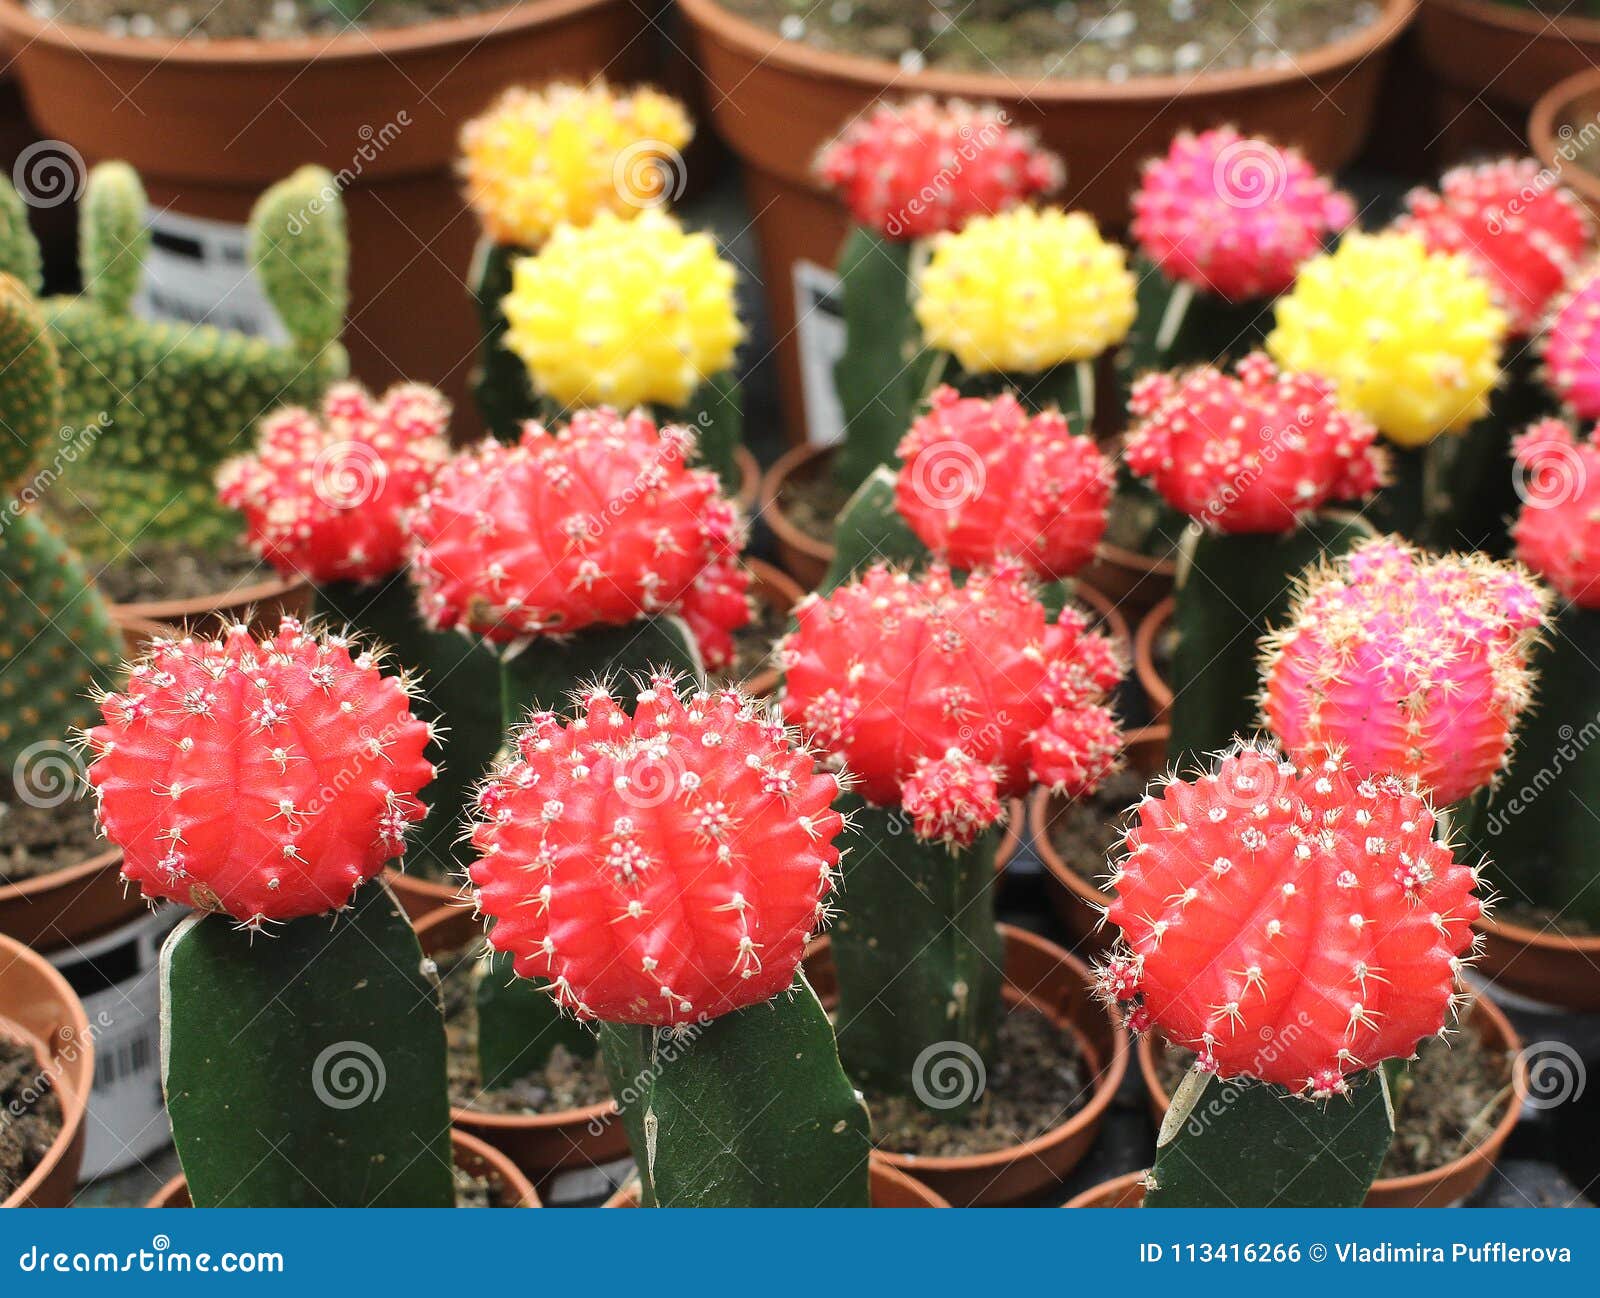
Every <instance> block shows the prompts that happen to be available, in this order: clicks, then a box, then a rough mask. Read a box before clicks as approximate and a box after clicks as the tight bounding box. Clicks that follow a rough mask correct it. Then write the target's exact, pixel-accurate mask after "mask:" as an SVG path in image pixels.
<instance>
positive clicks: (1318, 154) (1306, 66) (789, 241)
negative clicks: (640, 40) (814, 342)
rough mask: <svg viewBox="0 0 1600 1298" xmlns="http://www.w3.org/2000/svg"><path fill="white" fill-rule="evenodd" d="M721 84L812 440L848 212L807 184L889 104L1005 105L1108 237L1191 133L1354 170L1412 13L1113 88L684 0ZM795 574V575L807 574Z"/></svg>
mask: <svg viewBox="0 0 1600 1298" xmlns="http://www.w3.org/2000/svg"><path fill="white" fill-rule="evenodd" d="M679 4H680V6H681V8H682V10H683V12H684V14H685V16H686V17H687V18H688V20H689V22H690V24H691V26H692V27H693V28H694V30H695V37H696V43H695V48H696V53H697V54H698V61H699V64H700V67H701V68H702V70H703V71H704V74H705V76H706V78H707V79H708V81H709V82H710V83H711V93H710V95H709V96H708V98H709V100H710V103H711V118H712V121H713V123H714V124H715V125H716V128H717V130H718V132H719V133H720V134H721V135H722V137H723V138H724V139H725V140H726V141H727V142H728V144H729V145H730V146H731V147H732V148H733V150H734V152H735V153H737V154H738V155H739V157H740V158H741V159H742V160H743V162H744V180H745V190H746V194H747V196H748V200H749V206H750V210H751V211H752V212H755V213H758V216H757V218H756V243H757V244H758V245H759V247H760V249H761V279H762V282H763V283H764V284H765V285H766V289H767V297H768V303H769V306H770V309H771V310H772V313H773V316H774V319H773V333H774V336H775V337H776V338H777V339H778V340H779V342H778V373H779V379H780V382H781V384H782V391H783V397H784V406H785V412H786V416H787V420H788V425H789V435H790V437H791V438H792V439H793V440H794V441H797V442H798V441H802V440H804V438H805V403H804V397H803V391H802V385H801V377H800V357H799V348H798V344H797V338H796V319H795V288H794V271H795V266H796V263H799V262H809V263H812V264H813V265H816V266H822V267H831V266H832V265H833V264H834V260H835V258H836V256H837V255H838V251H839V245H840V243H841V241H842V240H843V237H844V232H845V214H844V210H843V209H842V208H841V207H840V206H839V205H838V204H837V203H835V202H834V201H833V199H832V198H831V197H830V196H829V195H827V194H826V193H825V192H824V191H823V189H822V188H821V187H820V186H819V184H818V182H817V180H816V178H815V177H814V176H813V175H812V173H811V161H812V158H813V157H814V156H815V154H816V151H817V150H818V148H820V147H821V146H822V145H823V144H825V143H826V142H827V141H828V140H829V139H831V138H832V137H833V135H834V134H835V133H836V132H837V131H838V130H839V129H840V128H841V127H842V126H844V125H845V124H846V123H847V122H848V121H850V119H851V118H853V117H855V116H856V115H857V114H859V113H860V112H861V111H862V110H863V109H865V108H866V107H867V106H868V105H869V104H871V103H872V102H873V101H874V100H876V99H877V98H879V96H881V95H883V94H885V93H886V92H893V93H894V94H897V95H912V94H917V93H924V92H925V93H928V94H933V95H957V96H960V97H962V98H964V99H971V100H987V101H993V102H995V103H998V104H999V105H1000V106H1001V107H1003V108H1004V109H1006V110H1007V112H1008V113H1010V115H1011V117H1012V119H1013V120H1015V121H1016V122H1018V123H1019V124H1021V125H1024V126H1029V127H1033V128H1035V129H1037V130H1038V132H1039V134H1040V137H1041V138H1042V140H1043V142H1044V143H1045V144H1046V145H1048V146H1049V147H1050V148H1052V149H1054V150H1056V151H1057V152H1058V153H1060V154H1061V155H1062V157H1063V158H1064V159H1065V161H1066V164H1067V184H1066V189H1065V192H1064V194H1063V195H1062V201H1064V202H1065V203H1066V205H1068V206H1070V207H1079V208H1087V209H1088V210H1089V211H1090V212H1092V213H1093V214H1094V216H1095V217H1096V219H1097V220H1099V221H1100V223H1101V224H1102V225H1104V226H1107V227H1109V228H1119V227H1121V226H1122V225H1124V224H1125V223H1126V222H1127V220H1128V195H1129V194H1130V193H1132V191H1133V189H1134V188H1135V185H1136V184H1137V181H1138V174H1139V164H1140V163H1141V162H1142V161H1143V160H1144V159H1145V158H1146V157H1148V156H1149V155H1151V154H1154V153H1157V152H1159V151H1161V150H1163V149H1165V148H1166V146H1167V142H1168V140H1170V139H1171V137H1172V136H1173V134H1174V133H1175V132H1176V131H1177V130H1178V129H1179V128H1180V127H1184V126H1194V127H1200V126H1215V125H1221V124H1223V123H1228V122H1231V123H1233V124H1234V125H1236V126H1238V127H1239V129H1240V130H1241V131H1243V132H1244V133H1245V134H1247V135H1254V134H1265V135H1269V136H1274V137H1276V138H1278V139H1280V140H1282V141H1283V142H1284V143H1292V144H1298V145H1299V146H1300V147H1301V149H1302V150H1303V151H1304V152H1305V153H1306V155H1307V156H1308V157H1309V158H1310V159H1311V161H1312V162H1313V163H1314V164H1315V165H1316V166H1317V167H1318V168H1319V169H1322V170H1333V169H1334V168H1336V167H1339V166H1341V165H1342V164H1344V163H1345V162H1348V161H1349V160H1350V159H1351V158H1352V157H1354V156H1355V153H1356V151H1357V150H1358V149H1359V148H1360V146H1361V141H1362V139H1363V138H1364V137H1365V136H1366V133H1367V127H1368V125H1369V124H1370V119H1371V114H1372V104H1373V100H1374V98H1375V96H1376V94H1377V89H1378V80H1379V77H1380V75H1381V73H1382V70H1383V65H1384V61H1385V56H1386V55H1387V52H1388V47H1389V45H1390V43H1391V42H1392V41H1393V40H1394V38H1395V37H1396V36H1397V35H1399V33H1400V32H1401V31H1402V30H1404V28H1405V26H1406V24H1407V23H1409V22H1410V21H1411V16H1412V13H1413V11H1414V9H1415V7H1416V0H1387V3H1386V4H1385V5H1384V10H1383V14H1382V16H1381V17H1380V18H1379V19H1378V20H1377V21H1376V22H1375V23H1373V24H1372V25H1371V26H1370V27H1368V28H1367V29H1366V30H1365V31H1362V32H1358V33H1356V34H1355V35H1353V36H1351V37H1349V38H1348V39H1345V40H1342V41H1338V42H1336V43H1335V44H1333V45H1329V46H1327V47H1326V48H1323V49H1320V50H1314V51H1311V52H1309V53H1307V54H1305V55H1303V56H1302V57H1301V58H1300V59H1299V60H1298V62H1297V63H1295V64H1293V65H1290V66H1285V67H1279V68H1263V69H1252V70H1246V71H1236V72H1220V73H1216V74H1214V75H1187V74H1186V75H1183V76H1174V77H1137V78H1132V79H1130V80H1128V81H1125V82H1121V83H1116V84H1114V83H1111V82H1107V81H1099V80H1095V81H1067V80H1040V79H1038V78H1037V77H1031V76H1029V77H1017V78H1013V77H1009V76H1003V75H996V76H977V75H971V74H962V73H951V72H919V73H908V72H904V71H902V70H901V69H900V67H899V66H898V65H897V64H894V63H887V62H882V61H880V60H877V59H866V58H858V57H856V56H854V55H845V54H831V53H825V52H823V51H820V50H815V49H812V48H811V47H809V46H807V45H805V44H804V43H802V42H799V41H787V40H783V39H782V38H781V37H779V36H776V35H774V34H773V33H772V32H770V31H767V30H766V29H765V28H762V27H759V26H757V25H756V24H754V23H751V22H747V21H745V20H744V19H742V18H736V17H734V16H733V15H732V14H730V13H729V12H728V11H727V10H726V9H723V8H722V7H721V6H719V5H718V4H717V3H716V0H679ZM796 575H797V576H798V574H796Z"/></svg>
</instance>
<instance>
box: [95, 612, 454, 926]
mask: <svg viewBox="0 0 1600 1298" xmlns="http://www.w3.org/2000/svg"><path fill="white" fill-rule="evenodd" d="M407 689H408V686H407V684H406V682H405V681H404V680H403V679H401V678H399V677H395V676H386V675H384V674H383V673H382V672H381V671H380V670H379V662H378V659H377V658H376V657H375V656H374V655H373V654H370V653H367V652H363V651H362V650H360V649H359V648H358V647H354V646H352V645H351V644H350V643H349V642H348V641H347V640H345V639H343V638H341V637H338V636H331V635H324V634H322V633H319V632H313V631H310V630H308V629H307V628H305V627H303V626H301V625H300V623H299V622H297V621H295V620H294V619H293V618H284V619H283V620H282V622H281V623H280V625H279V627H278V630H277V631H276V632H275V633H274V634H273V635H271V636H269V637H266V638H264V639H261V640H257V639H256V638H255V637H254V636H253V635H252V634H251V632H250V630H249V628H248V627H245V626H238V625H236V626H232V627H229V628H228V629H227V630H226V631H224V632H223V633H222V634H221V635H220V636H219V637H218V638H217V639H214V640H201V639H196V638H193V637H185V638H183V639H176V640H174V639H166V640H158V641H157V642H156V643H155V645H154V647H153V648H152V649H151V651H150V653H149V655H148V656H147V657H145V658H144V659H142V660H141V661H140V662H138V663H136V664H134V666H133V668H132V670H131V672H130V673H129V677H128V683H127V686H126V687H125V688H124V689H123V690H122V691H120V692H118V693H114V694H108V695H107V696H106V697H105V698H104V700H103V701H102V703H101V712H102V714H103V721H102V723H101V724H100V725H98V726H96V727H95V728H94V729H92V730H90V731H89V732H88V743H89V749H90V752H91V753H92V754H93V761H92V763H91V765H90V767H89V782H90V784H91V785H92V786H93V787H94V790H95V792H96V794H97V795H98V797H99V801H100V822H101V825H102V826H103V828H104V831H105V834H106V837H107V838H109V839H110V840H111V841H112V842H114V843H116V844H117V845H118V846H119V847H121V848H122V852H123V864H122V872H123V877H124V878H126V879H127V880H129V881H130V882H132V883H136V884H138V885H139V887H140V888H141V889H142V890H143V891H144V894H145V896H146V897H149V898H151V899H160V898H170V899H172V900H174V901H181V902H184V903H186V904H188V905H191V906H194V907H196V908H197V909H199V910H202V911H224V912H226V913H227V914H229V915H231V916H233V918H234V919H236V920H238V921H239V922H240V923H241V924H245V925H249V926H252V927H260V926H261V925H263V924H264V923H266V922H268V921H275V920H288V919H294V918H297V917H299V916H304V915H315V914H319V913H321V912H323V911H327V910H334V909H337V908H340V907H343V906H344V905H345V904H346V903H347V902H348V901H349V900H350V896H351V894H352V893H353V892H354V891H355V889H356V887H357V886H358V885H359V884H361V883H362V882H363V881H364V880H366V879H370V878H371V877H372V876H373V875H375V874H377V873H378V872H379V870H381V869H382V868H383V866H384V864H385V863H386V862H388V861H390V860H392V859H394V858H396V857H398V856H400V855H401V854H402V853H403V851H404V849H405V835H406V830H407V827H408V826H409V825H411V824H412V823H413V822H414V821H418V820H421V819H422V817H423V815H424V808H423V804H422V803H421V802H420V801H419V800H418V798H417V794H418V793H419V792H420V791H421V789H422V788H423V786H424V785H426V784H427V783H428V781H429V780H430V779H431V778H432V775H433V768H432V767H431V766H430V765H429V763H428V761H427V759H426V758H425V757H424V755H423V752H424V749H425V748H426V747H427V744H428V742H429V738H430V729H429V727H428V726H427V725H426V724H424V723H423V722H421V721H419V720H417V719H416V718H415V717H414V716H412V713H411V704H410V698H409V697H408V694H407Z"/></svg>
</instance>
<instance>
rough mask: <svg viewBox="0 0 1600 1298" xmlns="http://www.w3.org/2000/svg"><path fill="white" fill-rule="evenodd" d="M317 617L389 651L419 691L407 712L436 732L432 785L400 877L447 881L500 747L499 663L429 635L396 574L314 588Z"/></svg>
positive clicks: (446, 637)
mask: <svg viewBox="0 0 1600 1298" xmlns="http://www.w3.org/2000/svg"><path fill="white" fill-rule="evenodd" d="M316 611H317V612H318V613H319V614H320V615H322V616H324V617H327V618H329V619H331V620H332V621H333V622H334V623H335V624H336V625H337V624H340V623H344V624H347V625H349V626H351V627H352V628H354V629H355V630H356V631H358V632H361V633H363V634H364V635H366V636H367V637H368V638H369V639H370V640H371V641H373V642H375V643H377V644H379V645H381V646H383V647H384V648H386V649H388V650H389V651H390V652H391V653H392V654H393V656H394V660H395V662H396V664H397V665H398V666H400V667H404V668H406V669H407V670H408V671H410V672H412V673H413V674H414V675H415V676H416V678H417V681H418V683H419V684H420V685H421V687H422V693H421V695H420V696H418V697H415V698H414V699H413V700H412V704H411V710H412V711H413V712H414V713H415V714H416V715H417V716H419V717H421V718H422V719H423V720H425V721H436V722H438V724H439V725H440V726H441V727H442V728H443V731H444V734H443V745H444V750H443V759H442V761H441V760H440V759H439V755H438V754H437V753H432V754H430V756H431V757H432V759H433V760H434V766H435V773H434V777H433V780H432V782H431V783H430V784H429V785H428V787H427V789H426V790H425V791H424V793H423V800H424V801H425V802H426V803H427V804H428V817H427V819H426V820H424V821H423V822H422V824H421V825H420V826H419V827H418V828H417V829H416V830H415V831H413V833H412V835H411V838H410V840H409V842H408V843H407V846H406V855H405V861H404V866H405V869H406V870H407V872H409V873H413V874H420V875H426V876H430V877H434V878H448V877H449V876H450V875H452V874H457V873H459V872H460V871H461V869H462V868H463V866H464V865H465V863H466V857H465V853H464V852H463V850H462V847H461V845H460V844H459V843H458V842H457V841H456V840H457V836H458V833H459V831H460V828H461V823H462V817H463V814H464V812H465V809H466V807H467V804H468V803H469V802H470V801H471V798H472V790H473V788H474V786H475V785H476V784H477V782H478V781H479V780H480V779H482V778H483V776H484V775H485V774H486V773H487V772H488V770H489V766H490V763H491V762H493V760H494V755H495V753H496V752H498V751H499V748H500V736H501V725H500V722H501V717H500V697H499V694H498V693H497V691H496V689H495V686H494V681H495V678H496V676H497V674H498V669H499V666H498V662H497V660H496V658H495V656H494V653H493V652H492V651H491V650H490V649H489V648H488V647H487V646H485V645H483V644H482V643H480V642H478V641H475V640H471V639H468V638H467V637H466V636H463V635H460V634H458V633H456V632H454V631H430V630H429V629H428V628H427V626H426V625H424V623H423V621H422V619H421V618H420V617H419V616H418V614H417V607H416V599H415V597H414V595H413V594H412V592H411V588H410V585H409V583H408V582H407V581H406V578H405V575H404V574H403V573H396V574H394V575H393V576H391V577H389V578H387V579H386V580H384V581H381V582H374V583H373V584H372V585H368V586H362V585H357V584H355V583H353V582H335V583H330V584H329V585H326V586H321V587H318V588H317V591H316Z"/></svg>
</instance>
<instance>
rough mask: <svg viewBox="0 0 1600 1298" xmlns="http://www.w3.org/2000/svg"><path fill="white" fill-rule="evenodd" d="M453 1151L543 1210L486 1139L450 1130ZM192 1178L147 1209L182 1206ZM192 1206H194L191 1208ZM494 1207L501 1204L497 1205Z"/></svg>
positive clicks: (160, 1193)
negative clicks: (489, 1171)
mask: <svg viewBox="0 0 1600 1298" xmlns="http://www.w3.org/2000/svg"><path fill="white" fill-rule="evenodd" d="M450 1148H451V1150H452V1151H453V1153H454V1154H455V1155H456V1157H457V1159H459V1157H460V1155H461V1154H463V1153H467V1154H471V1155H473V1157H475V1158H478V1159H481V1160H482V1161H483V1162H484V1163H487V1164H488V1165H489V1166H490V1167H491V1168H492V1169H493V1171H494V1174H495V1176H497V1177H498V1178H499V1179H500V1182H501V1184H502V1186H503V1187H504V1190H505V1191H506V1192H508V1193H510V1194H515V1195H519V1196H520V1197H521V1199H522V1203H520V1204H513V1205H510V1206H512V1207H522V1208H542V1207H544V1201H543V1200H541V1199H540V1198H539V1191H538V1190H537V1189H536V1188H535V1186H534V1184H533V1182H532V1181H530V1180H529V1179H528V1177H527V1176H526V1175H525V1174H524V1173H523V1171H522V1170H521V1169H520V1168H519V1167H518V1166H517V1165H516V1164H515V1163H513V1162H512V1161H511V1160H510V1159H509V1158H507V1157H506V1156H505V1155H504V1154H502V1153H501V1152H500V1151H499V1150H498V1149H496V1148H495V1147H494V1146H493V1145H491V1144H490V1143H489V1142H488V1141H486V1140H480V1139H478V1137H476V1136H474V1135H473V1134H472V1133H471V1132H467V1131H462V1130H460V1129H459V1128H458V1127H455V1126H453V1125H452V1126H451V1128H450ZM188 1189H189V1178H188V1177H186V1176H185V1175H184V1174H183V1173H182V1172H179V1173H178V1174H177V1175H176V1176H174V1177H172V1178H170V1179H169V1180H167V1181H164V1182H163V1183H162V1185H161V1187H160V1188H159V1189H158V1190H157V1191H156V1192H155V1193H154V1194H152V1195H151V1196H150V1197H149V1198H148V1199H146V1200H145V1204H144V1206H145V1207H146V1208H177V1207H179V1206H180V1205H178V1204H175V1203H173V1202H172V1199H173V1198H174V1197H175V1196H176V1195H179V1194H187V1193H188ZM190 1206H191V1207H192V1206H193V1204H191V1205H190ZM494 1206H495V1207H500V1206H501V1205H499V1204H496V1205H494Z"/></svg>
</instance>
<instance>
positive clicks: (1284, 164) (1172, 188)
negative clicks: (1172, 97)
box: [1132, 126, 1355, 302]
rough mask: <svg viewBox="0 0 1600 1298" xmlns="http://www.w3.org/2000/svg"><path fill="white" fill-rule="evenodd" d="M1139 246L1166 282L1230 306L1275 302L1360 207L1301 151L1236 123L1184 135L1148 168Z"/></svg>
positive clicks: (1138, 208) (1137, 203) (1138, 206)
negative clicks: (1242, 130)
mask: <svg viewBox="0 0 1600 1298" xmlns="http://www.w3.org/2000/svg"><path fill="white" fill-rule="evenodd" d="M1133 213H1134V216H1133V227H1132V234H1133V238H1134V242H1135V243H1136V244H1137V245H1138V248H1139V251H1140V252H1141V253H1143V254H1144V256H1145V257H1146V258H1148V259H1149V260H1150V261H1151V262H1152V263H1153V264H1154V265H1155V266H1156V268H1157V269H1158V270H1160V271H1161V273H1162V274H1163V275H1164V276H1166V277H1167V279H1169V280H1171V281H1174V282H1177V283H1182V284H1189V285H1191V286H1193V287H1194V288H1197V289H1200V290H1203V291H1204V292H1207V293H1212V294H1216V295H1217V296H1219V297H1222V298H1225V299H1227V300H1228V301H1230V302H1244V301H1249V300H1251V299H1256V298H1270V297H1276V296H1277V295H1278V294H1279V293H1282V292H1283V291H1284V290H1285V289H1287V288H1288V287H1289V285H1290V284H1291V283H1293V282H1294V277H1295V272H1296V270H1297V269H1298V268H1299V266H1300V263H1301V262H1303V261H1305V260H1306V259H1307V258H1308V257H1310V256H1312V255H1313V254H1315V253H1317V252H1320V251H1321V250H1322V246H1323V243H1324V242H1325V241H1326V240H1327V239H1328V238H1329V236H1331V235H1334V234H1337V233H1339V232H1340V231H1342V230H1343V229H1344V228H1345V227H1346V226H1348V225H1349V224H1350V223H1351V222H1352V221H1353V220H1354V219H1355V205H1354V204H1353V203H1352V202H1351V201H1350V197H1349V196H1348V195H1347V194H1344V193H1341V192H1340V191H1338V190H1336V189H1334V188H1333V186H1332V185H1330V184H1329V183H1328V181H1327V180H1326V179H1325V178H1323V177H1322V176H1320V175H1318V174H1317V172H1316V170H1315V169H1314V168H1313V167H1312V166H1311V164H1310V163H1308V162H1307V161H1306V160H1305V159H1304V158H1303V157H1302V156H1301V155H1300V153H1299V151H1298V150H1296V149H1280V148H1278V147H1277V146H1276V145H1274V144H1272V143H1270V142H1269V141H1266V140H1258V139H1250V138H1247V137H1244V136H1241V135H1240V134H1239V132H1238V131H1237V130H1236V129H1234V128H1233V127H1231V126H1225V127H1218V128H1216V129H1214V130H1208V131H1201V132H1200V133H1198V134H1195V133H1193V132H1190V131H1180V132H1179V133H1178V134H1177V135H1176V136H1174V137H1173V140H1172V143H1171V145H1170V146H1169V147H1168V150H1167V152H1166V154H1165V155H1164V156H1160V157H1155V158H1151V159H1150V160H1148V161H1147V162H1146V163H1145V165H1144V171H1143V175H1142V177H1141V179H1140V184H1139V188H1138V190H1137V191H1136V192H1135V194H1134V196H1133Z"/></svg>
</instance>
